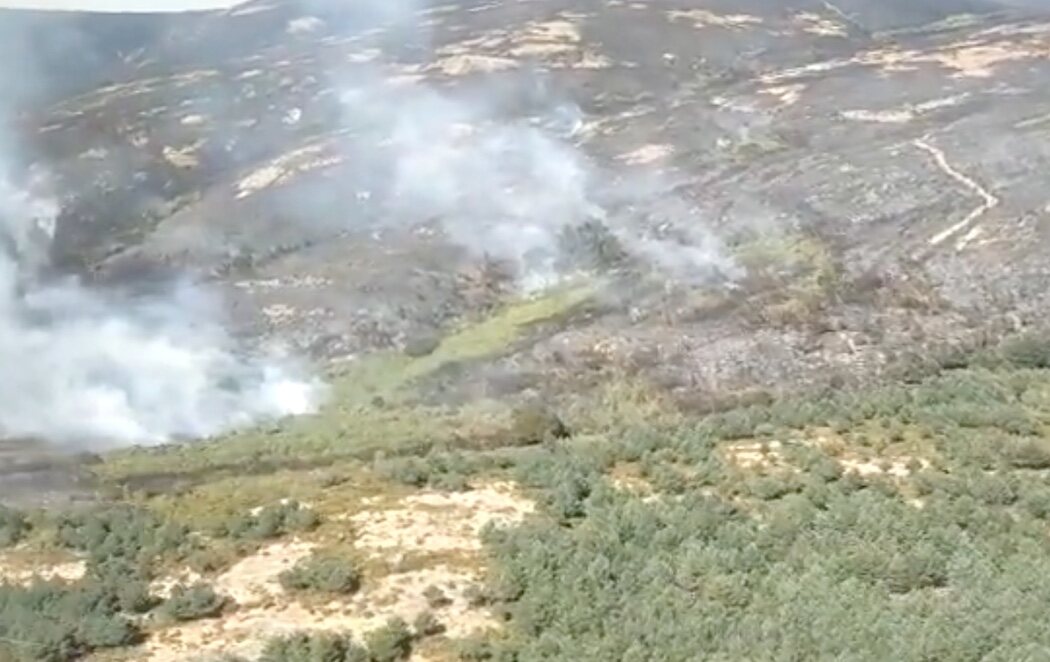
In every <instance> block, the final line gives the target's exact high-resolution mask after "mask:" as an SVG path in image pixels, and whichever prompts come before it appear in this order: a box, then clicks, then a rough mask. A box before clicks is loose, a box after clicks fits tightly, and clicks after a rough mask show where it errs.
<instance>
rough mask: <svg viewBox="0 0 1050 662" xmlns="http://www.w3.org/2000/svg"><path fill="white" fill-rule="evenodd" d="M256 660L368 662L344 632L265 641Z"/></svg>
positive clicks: (277, 661) (360, 648)
mask: <svg viewBox="0 0 1050 662" xmlns="http://www.w3.org/2000/svg"><path fill="white" fill-rule="evenodd" d="M259 662H370V660H369V656H368V651H367V650H366V649H365V648H362V647H361V646H359V645H357V644H355V643H354V641H353V639H352V638H350V637H349V636H347V635H340V634H331V633H324V632H319V633H308V632H300V633H296V634H293V635H290V636H287V637H278V638H276V639H272V640H270V641H269V642H267V644H266V647H265V649H264V650H263V654H262V657H261V658H260V660H259Z"/></svg>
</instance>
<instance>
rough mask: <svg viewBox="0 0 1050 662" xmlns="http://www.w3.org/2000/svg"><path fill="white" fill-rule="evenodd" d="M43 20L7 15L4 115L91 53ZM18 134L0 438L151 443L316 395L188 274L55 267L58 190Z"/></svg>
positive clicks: (3, 198)
mask: <svg viewBox="0 0 1050 662" xmlns="http://www.w3.org/2000/svg"><path fill="white" fill-rule="evenodd" d="M49 21H50V19H49V18H47V17H42V16H37V15H29V16H26V15H22V14H17V13H11V14H5V15H4V17H2V18H0V35H2V36H4V37H5V40H4V46H3V47H0V52H3V53H8V54H9V55H10V57H7V58H5V59H4V63H5V64H4V65H0V85H3V87H4V89H5V97H4V98H3V100H2V103H0V122H2V123H4V124H7V123H8V122H11V121H12V119H13V118H15V117H16V116H17V114H18V113H19V111H20V108H22V107H26V106H31V105H32V104H34V103H39V102H40V101H41V100H42V99H46V98H48V96H49V95H50V94H52V93H53V91H55V90H60V91H63V90H66V89H67V87H68V84H69V81H68V80H67V78H76V76H77V72H78V71H79V70H77V69H75V66H76V65H75V64H74V65H71V67H70V68H69V72H70V73H69V76H63V75H62V72H61V71H59V72H58V73H56V71H58V70H56V69H55V62H59V61H61V60H62V58H63V57H64V59H65V60H66V61H68V62H71V63H82V62H84V61H93V54H92V52H91V50H90V49H89V48H87V46H89V45H90V43H92V42H91V39H90V38H91V37H92V36H91V35H85V34H82V33H80V32H79V31H78V30H77V29H75V23H74V22H71V21H65V20H64V19H62V20H56V21H54V23H55V25H56V26H57V27H56V28H55V30H52V31H51V32H47V30H46V28H47V26H48V25H50V23H49ZM40 35H47V36H48V37H49V38H48V40H46V43H43V42H41V41H39V40H37V39H36V37H37V36H40ZM63 49H64V50H63ZM93 75H98V72H94V73H93ZM60 93H64V92H60ZM18 143H19V141H18V140H17V136H15V135H12V134H10V133H0V366H2V368H0V438H35V439H43V440H47V441H49V442H54V443H59V444H62V445H65V446H69V447H71V448H91V449H101V448H107V447H113V446H118V445H127V444H152V443H160V442H165V441H169V440H174V439H181V438H196V437H204V436H209V435H213V434H216V433H219V432H222V431H225V430H229V429H231V428H234V427H238V426H242V425H247V424H250V423H252V422H254V421H258V420H260V419H264V418H270V417H281V416H285V415H293V414H301V413H305V412H308V411H310V410H311V409H313V408H314V407H315V406H316V404H317V400H318V398H319V395H320V392H321V391H320V387H319V386H318V385H317V384H315V383H312V382H308V381H304V380H301V379H299V378H298V377H296V372H295V371H294V370H293V369H292V368H291V367H290V366H289V364H287V363H286V362H285V360H284V359H283V358H282V357H280V356H278V355H276V354H274V353H267V354H266V355H261V354H260V353H259V352H252V353H249V352H248V351H247V349H246V348H244V347H242V346H240V345H239V343H237V342H235V340H234V339H233V338H232V337H231V335H230V334H229V333H228V332H227V331H226V329H225V328H224V326H223V315H222V305H221V301H219V300H218V299H217V298H216V297H215V296H213V295H212V294H210V293H209V292H208V291H206V290H204V289H202V288H200V287H198V286H195V285H192V284H190V283H189V282H182V283H179V284H177V285H175V286H172V287H169V288H166V291H164V292H163V293H161V294H158V293H157V292H153V293H152V294H150V295H148V296H132V295H128V294H126V293H125V294H120V293H116V292H104V291H98V290H94V289H90V288H87V287H85V286H84V285H83V284H81V283H80V282H78V280H77V279H76V278H75V277H72V276H69V275H63V274H61V273H57V272H56V270H55V269H54V268H53V265H51V264H50V261H49V255H50V252H51V250H50V249H51V243H52V240H53V238H54V236H55V231H56V222H57V219H58V217H59V215H60V211H61V210H60V208H59V204H58V202H57V200H58V196H57V195H55V193H56V192H55V191H52V190H50V187H49V178H48V177H47V173H46V172H43V171H41V170H40V169H39V168H38V169H36V170H33V169H30V171H29V173H28V175H27V174H26V173H25V170H26V168H25V164H26V163H30V162H32V161H33V159H34V156H35V155H34V154H32V153H28V152H27V151H26V150H23V149H19V148H17V147H14V146H15V145H17V144H18Z"/></svg>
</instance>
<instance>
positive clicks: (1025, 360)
mask: <svg viewBox="0 0 1050 662" xmlns="http://www.w3.org/2000/svg"><path fill="white" fill-rule="evenodd" d="M1000 353H1001V354H1002V356H1003V358H1004V359H1005V360H1006V361H1007V362H1009V363H1010V364H1011V365H1013V366H1015V367H1018V368H1050V338H1047V337H1046V336H1045V335H1043V334H1035V333H1029V334H1025V335H1022V336H1019V337H1017V338H1012V339H1010V340H1007V341H1006V342H1004V343H1003V344H1002V346H1001V348H1000Z"/></svg>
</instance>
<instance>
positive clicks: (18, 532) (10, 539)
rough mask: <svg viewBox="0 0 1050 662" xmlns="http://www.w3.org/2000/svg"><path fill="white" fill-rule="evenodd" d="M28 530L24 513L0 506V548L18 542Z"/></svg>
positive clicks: (27, 522)
mask: <svg viewBox="0 0 1050 662" xmlns="http://www.w3.org/2000/svg"><path fill="white" fill-rule="evenodd" d="M28 531H29V521H28V520H27V519H26V516H25V513H22V512H20V511H17V510H13V509H11V508H5V507H4V506H0V549H2V548H4V547H10V546H12V545H16V544H18V542H19V541H21V540H22V538H23V537H24V536H25V534H26V533H27V532H28Z"/></svg>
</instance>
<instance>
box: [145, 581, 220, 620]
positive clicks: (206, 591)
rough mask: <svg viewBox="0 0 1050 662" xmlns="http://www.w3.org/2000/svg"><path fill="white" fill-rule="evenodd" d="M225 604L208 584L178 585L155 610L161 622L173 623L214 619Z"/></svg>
mask: <svg viewBox="0 0 1050 662" xmlns="http://www.w3.org/2000/svg"><path fill="white" fill-rule="evenodd" d="M227 602H228V600H227V599H226V598H225V597H223V596H221V595H219V594H218V593H216V592H215V589H213V588H212V587H211V586H209V585H208V584H203V583H197V584H194V585H192V586H183V585H181V584H180V585H178V586H175V587H174V588H173V589H172V590H171V595H170V596H169V597H168V599H167V600H165V601H164V604H163V605H161V607H160V609H158V610H157V611H158V613H157V615H158V616H159V617H160V618H161V619H163V620H167V621H175V622H182V621H196V620H199V619H202V618H214V617H216V616H218V615H219V614H221V613H222V610H223V609H224V608H225V607H226V604H227Z"/></svg>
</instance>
